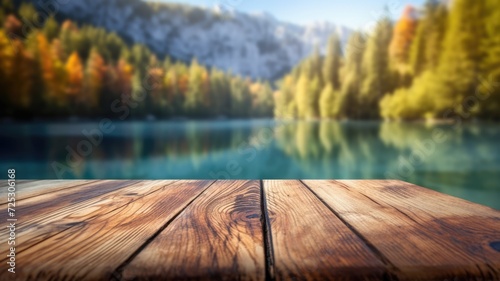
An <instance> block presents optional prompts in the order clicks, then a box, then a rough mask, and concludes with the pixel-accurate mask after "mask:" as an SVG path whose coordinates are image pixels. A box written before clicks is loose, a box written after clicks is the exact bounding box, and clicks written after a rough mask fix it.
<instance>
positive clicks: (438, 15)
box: [409, 0, 448, 76]
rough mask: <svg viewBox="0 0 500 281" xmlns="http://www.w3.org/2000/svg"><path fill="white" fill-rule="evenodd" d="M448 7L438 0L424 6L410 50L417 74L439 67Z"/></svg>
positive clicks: (410, 61)
mask: <svg viewBox="0 0 500 281" xmlns="http://www.w3.org/2000/svg"><path fill="white" fill-rule="evenodd" d="M447 14H448V9H447V7H446V6H445V5H443V4H442V3H440V2H439V1H438V0H428V1H427V3H426V4H425V6H424V9H423V12H422V15H421V17H420V21H419V24H418V28H417V31H416V35H415V39H414V42H413V44H412V46H411V50H410V60H409V63H410V69H411V71H412V73H413V75H415V76H417V75H419V74H420V73H421V72H422V71H424V70H433V69H435V68H436V67H437V65H438V63H439V59H440V57H441V53H442V44H443V40H444V36H445V31H446V20H447Z"/></svg>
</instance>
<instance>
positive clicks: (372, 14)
mask: <svg viewBox="0 0 500 281" xmlns="http://www.w3.org/2000/svg"><path fill="white" fill-rule="evenodd" d="M160 1H164V2H177V3H187V4H191V5H196V6H204V7H212V6H214V5H216V4H222V5H225V6H228V7H233V8H234V9H236V10H240V11H244V12H268V13H270V14H272V15H274V16H275V17H276V18H278V19H280V20H284V21H289V22H294V23H299V24H303V23H310V22H315V21H324V20H326V21H330V22H333V23H336V24H342V25H345V26H348V27H351V28H363V27H365V26H367V25H370V24H371V23H372V22H373V21H374V20H376V19H377V18H378V17H380V14H381V13H382V12H383V11H384V7H385V6H387V7H388V8H389V12H390V15H391V16H392V17H393V18H398V17H399V15H400V14H401V11H402V9H403V8H404V7H405V6H406V5H407V4H411V5H414V6H421V5H422V4H423V3H424V2H425V0H174V1H169V0H160Z"/></svg>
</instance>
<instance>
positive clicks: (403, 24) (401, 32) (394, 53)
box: [389, 5, 418, 71]
mask: <svg viewBox="0 0 500 281" xmlns="http://www.w3.org/2000/svg"><path fill="white" fill-rule="evenodd" d="M417 25H418V21H417V12H416V10H415V8H413V7H412V6H409V5H408V6H406V8H405V9H404V11H403V15H402V16H401V18H400V19H399V21H398V22H397V23H396V25H395V26H394V32H393V36H392V40H391V43H390V46H389V55H390V57H391V58H392V59H393V60H394V63H395V64H396V66H397V67H398V68H399V69H400V70H402V71H405V70H406V68H405V67H406V66H407V63H408V60H409V54H410V48H411V46H412V42H413V39H414V38H415V32H416V29H417Z"/></svg>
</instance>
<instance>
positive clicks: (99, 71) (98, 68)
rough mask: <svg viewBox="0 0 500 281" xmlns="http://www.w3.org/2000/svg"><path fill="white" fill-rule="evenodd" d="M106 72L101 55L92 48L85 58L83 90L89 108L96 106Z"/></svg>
mask: <svg viewBox="0 0 500 281" xmlns="http://www.w3.org/2000/svg"><path fill="white" fill-rule="evenodd" d="M105 74H106V65H105V62H104V59H103V58H102V56H101V55H100V54H99V53H98V52H97V50H95V49H94V50H92V51H91V52H90V56H89V58H88V60H87V66H86V69H85V79H86V82H85V91H84V95H85V96H86V99H87V102H88V104H89V105H90V107H91V108H96V107H97V105H98V102H99V96H100V95H101V93H102V88H103V86H104V82H105V81H104V78H105Z"/></svg>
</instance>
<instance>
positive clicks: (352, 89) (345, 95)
mask: <svg viewBox="0 0 500 281" xmlns="http://www.w3.org/2000/svg"><path fill="white" fill-rule="evenodd" d="M346 49H347V50H346V58H345V65H344V67H343V69H342V72H343V81H342V82H343V83H342V88H341V90H340V94H339V98H338V101H337V103H336V107H337V108H336V111H337V113H338V117H340V118H357V117H358V116H359V111H360V110H362V109H361V108H359V93H360V91H361V86H360V85H361V82H362V81H363V77H364V76H363V72H362V62H363V54H364V52H365V37H364V36H363V34H362V33H360V32H355V33H353V34H352V35H351V38H350V39H349V42H348V44H347V48H346Z"/></svg>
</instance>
